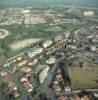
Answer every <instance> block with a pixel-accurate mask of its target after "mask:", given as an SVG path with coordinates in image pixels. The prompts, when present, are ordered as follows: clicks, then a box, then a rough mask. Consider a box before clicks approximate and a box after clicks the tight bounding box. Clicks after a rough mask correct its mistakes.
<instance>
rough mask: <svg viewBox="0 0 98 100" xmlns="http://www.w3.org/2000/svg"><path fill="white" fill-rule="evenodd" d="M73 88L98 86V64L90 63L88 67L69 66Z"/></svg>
mask: <svg viewBox="0 0 98 100" xmlns="http://www.w3.org/2000/svg"><path fill="white" fill-rule="evenodd" d="M68 71H69V77H70V78H71V84H72V89H80V88H96V87H97V88H98V83H96V80H97V81H98V65H94V64H89V65H88V67H87V69H81V68H80V67H69V68H68Z"/></svg>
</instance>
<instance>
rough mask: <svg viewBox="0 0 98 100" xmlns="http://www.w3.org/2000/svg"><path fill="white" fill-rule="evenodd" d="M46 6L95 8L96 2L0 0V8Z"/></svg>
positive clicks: (93, 0)
mask: <svg viewBox="0 0 98 100" xmlns="http://www.w3.org/2000/svg"><path fill="white" fill-rule="evenodd" d="M48 4H66V5H67V4H69V5H81V6H93V7H97V6H98V0H0V7H7V6H8V7H14V6H34V5H48Z"/></svg>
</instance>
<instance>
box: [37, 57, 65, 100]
mask: <svg viewBox="0 0 98 100" xmlns="http://www.w3.org/2000/svg"><path fill="white" fill-rule="evenodd" d="M63 59H64V58H60V59H58V60H57V61H56V63H55V65H54V66H53V67H52V68H51V71H50V72H49V73H48V77H47V78H46V80H45V81H44V83H42V84H40V85H39V87H38V91H40V92H41V93H46V94H47V96H48V97H50V98H51V99H52V100H56V98H55V93H54V91H52V90H51V88H49V87H48V86H49V83H50V82H51V78H52V77H53V74H54V72H55V71H56V69H57V67H58V63H59V62H60V61H62V60H63Z"/></svg>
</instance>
